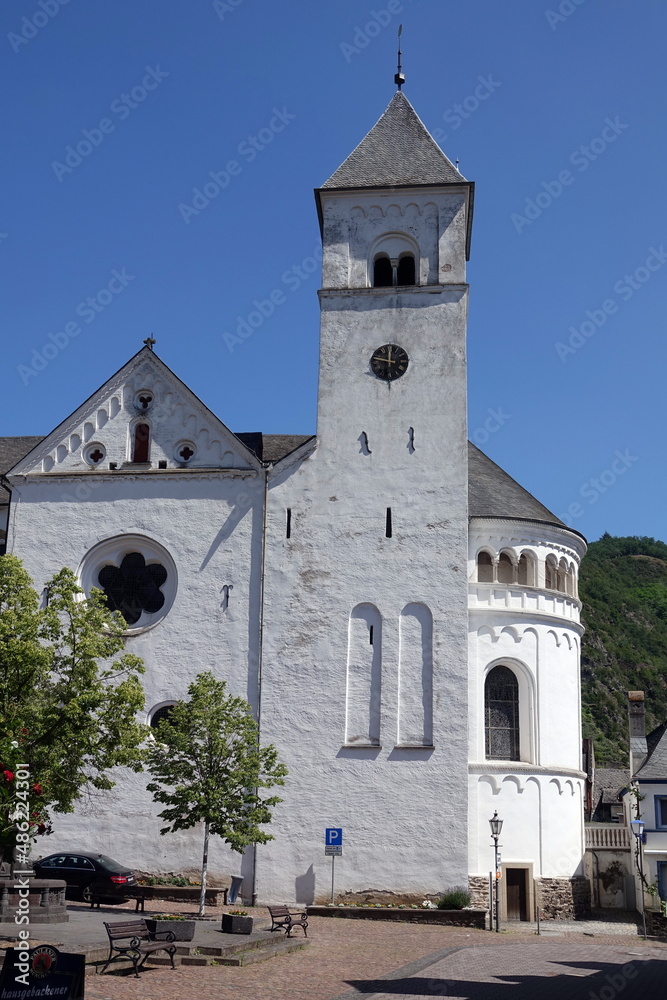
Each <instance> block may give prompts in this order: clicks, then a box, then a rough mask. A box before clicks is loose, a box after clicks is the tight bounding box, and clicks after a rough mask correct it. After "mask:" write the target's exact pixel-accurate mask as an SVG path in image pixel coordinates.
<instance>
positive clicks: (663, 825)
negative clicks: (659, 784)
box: [655, 795, 667, 830]
mask: <svg viewBox="0 0 667 1000" xmlns="http://www.w3.org/2000/svg"><path fill="white" fill-rule="evenodd" d="M655 825H656V827H657V828H658V830H667V795H656V797H655Z"/></svg>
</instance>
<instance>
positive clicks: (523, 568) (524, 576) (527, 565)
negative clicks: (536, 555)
mask: <svg viewBox="0 0 667 1000" xmlns="http://www.w3.org/2000/svg"><path fill="white" fill-rule="evenodd" d="M518 580H519V583H521V584H523V585H524V587H534V586H535V560H534V559H533V557H532V555H530V553H529V552H523V553H522V555H521V558H520V559H519V574H518Z"/></svg>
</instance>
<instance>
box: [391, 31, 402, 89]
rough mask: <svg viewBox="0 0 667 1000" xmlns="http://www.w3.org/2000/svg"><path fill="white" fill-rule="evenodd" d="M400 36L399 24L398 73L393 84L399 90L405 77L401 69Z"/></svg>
mask: <svg viewBox="0 0 667 1000" xmlns="http://www.w3.org/2000/svg"><path fill="white" fill-rule="evenodd" d="M402 34H403V25H402V24H399V26H398V73H396V74H395V76H394V83H395V84H396V86H397V87H398V89H399V90H400V89H401V87H402V86H403V84H404V83H405V76H404V74H403V67H402V66H401V56H402V54H403V53H402V52H401V35H402Z"/></svg>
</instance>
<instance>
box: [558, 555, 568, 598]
mask: <svg viewBox="0 0 667 1000" xmlns="http://www.w3.org/2000/svg"><path fill="white" fill-rule="evenodd" d="M557 590H560V592H561V594H566V593H567V563H566V562H565V560H564V559H561V560H560V562H559V563H558V587H557Z"/></svg>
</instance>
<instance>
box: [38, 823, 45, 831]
mask: <svg viewBox="0 0 667 1000" xmlns="http://www.w3.org/2000/svg"><path fill="white" fill-rule="evenodd" d="M45 830H46V826H45V824H44V823H40V824H39V826H38V827H37V833H44V831H45Z"/></svg>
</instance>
